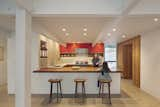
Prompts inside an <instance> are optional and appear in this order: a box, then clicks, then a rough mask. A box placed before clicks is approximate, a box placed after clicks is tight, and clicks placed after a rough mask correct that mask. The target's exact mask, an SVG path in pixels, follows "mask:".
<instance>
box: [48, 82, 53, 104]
mask: <svg viewBox="0 0 160 107" xmlns="http://www.w3.org/2000/svg"><path fill="white" fill-rule="evenodd" d="M52 87H53V83H51V88H50V98H49V102H51V101H52Z"/></svg>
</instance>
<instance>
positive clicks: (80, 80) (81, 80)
mask: <svg viewBox="0 0 160 107" xmlns="http://www.w3.org/2000/svg"><path fill="white" fill-rule="evenodd" d="M85 81H86V79H75V80H74V82H85Z"/></svg>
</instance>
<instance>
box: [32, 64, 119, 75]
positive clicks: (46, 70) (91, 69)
mask: <svg viewBox="0 0 160 107" xmlns="http://www.w3.org/2000/svg"><path fill="white" fill-rule="evenodd" d="M100 69H101V67H93V66H80V67H79V66H64V67H61V68H58V67H53V68H51V67H48V68H47V67H46V68H40V69H38V70H34V71H33V72H34V73H57V72H58V73H72V72H74V73H76V72H77V73H80V72H83V73H97V72H100ZM120 72H121V70H120V69H111V72H110V73H120Z"/></svg>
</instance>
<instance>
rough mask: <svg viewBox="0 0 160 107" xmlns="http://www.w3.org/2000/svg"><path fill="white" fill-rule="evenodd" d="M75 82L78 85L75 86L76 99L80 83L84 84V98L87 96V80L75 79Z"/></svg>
mask: <svg viewBox="0 0 160 107" xmlns="http://www.w3.org/2000/svg"><path fill="white" fill-rule="evenodd" d="M74 82H75V83H76V85H75V97H77V95H78V83H80V84H82V95H83V97H84V96H86V92H85V82H86V80H85V79H75V80H74Z"/></svg>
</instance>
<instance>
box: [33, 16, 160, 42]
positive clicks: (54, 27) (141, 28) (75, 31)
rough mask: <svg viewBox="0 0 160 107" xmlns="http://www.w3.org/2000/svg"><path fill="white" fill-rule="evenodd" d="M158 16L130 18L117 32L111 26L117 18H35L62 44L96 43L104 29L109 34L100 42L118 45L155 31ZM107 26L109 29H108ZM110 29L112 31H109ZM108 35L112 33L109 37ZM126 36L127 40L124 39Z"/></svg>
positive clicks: (126, 19) (119, 25) (159, 22)
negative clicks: (63, 29) (85, 34)
mask: <svg viewBox="0 0 160 107" xmlns="http://www.w3.org/2000/svg"><path fill="white" fill-rule="evenodd" d="M155 17H156V16H130V17H127V18H125V19H123V20H121V21H120V22H119V24H118V25H117V26H115V28H116V29H117V31H116V32H113V31H112V28H111V27H110V24H111V23H113V21H114V20H115V19H116V18H117V17H102V16H101V17H97V16H92V17H80V16H79V17H35V18H34V19H33V22H34V23H39V24H40V25H42V26H43V27H45V28H46V29H47V31H48V32H50V34H52V35H53V36H55V37H56V38H57V39H59V40H60V41H61V42H64V43H66V42H94V41H95V40H96V38H97V36H98V35H99V34H100V33H101V31H102V29H103V31H104V28H105V30H106V31H107V32H105V33H104V35H103V37H102V38H101V40H100V41H98V42H101V41H105V42H108V43H117V42H120V41H123V40H126V39H128V38H131V37H133V36H137V35H142V36H143V34H144V33H145V32H147V31H151V30H154V29H156V28H158V27H159V26H160V17H158V16H157V17H158V18H159V21H158V22H154V20H153V19H154V18H155ZM85 26H86V27H87V29H88V31H87V34H88V35H87V36H84V35H83V32H84V31H83V28H84V27H85ZM106 26H107V27H106ZM62 28H66V29H67V32H68V33H69V34H70V35H69V36H66V35H65V32H63V31H62ZM108 29H110V30H108ZM107 33H111V36H110V37H108V36H107ZM123 34H125V35H126V38H125V39H124V38H122V35H123Z"/></svg>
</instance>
